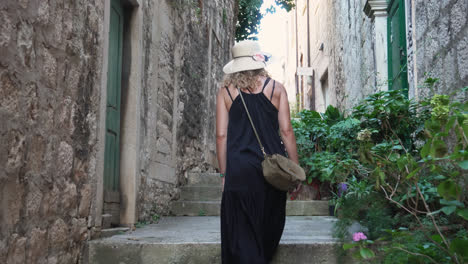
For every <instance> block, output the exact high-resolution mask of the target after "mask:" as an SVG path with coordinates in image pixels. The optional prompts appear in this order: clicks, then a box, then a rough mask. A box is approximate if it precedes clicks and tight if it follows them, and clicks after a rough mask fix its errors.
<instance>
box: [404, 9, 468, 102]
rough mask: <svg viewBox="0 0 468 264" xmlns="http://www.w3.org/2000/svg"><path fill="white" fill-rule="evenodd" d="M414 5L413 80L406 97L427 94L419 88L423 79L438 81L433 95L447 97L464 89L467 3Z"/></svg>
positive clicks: (467, 57)
mask: <svg viewBox="0 0 468 264" xmlns="http://www.w3.org/2000/svg"><path fill="white" fill-rule="evenodd" d="M415 5H416V6H415V41H414V42H415V43H416V51H415V58H416V64H415V68H416V69H415V74H417V77H416V79H417V80H416V85H415V87H414V91H412V90H410V95H414V96H415V97H419V98H424V97H426V96H427V95H429V94H431V91H430V90H429V89H428V88H426V87H423V84H424V80H425V79H426V77H432V78H439V79H440V81H439V82H438V83H436V85H435V87H434V88H435V89H434V91H433V92H436V93H442V94H450V93H452V92H455V91H457V90H459V89H460V88H462V87H465V86H468V48H467V47H468V17H467V15H466V14H467V13H468V2H467V1H466V0H443V1H440V0H439V1H438V0H416V1H415ZM410 37H411V36H408V38H410ZM461 96H464V97H465V98H466V94H465V95H461Z"/></svg>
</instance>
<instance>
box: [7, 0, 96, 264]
mask: <svg viewBox="0 0 468 264" xmlns="http://www.w3.org/2000/svg"><path fill="white" fill-rule="evenodd" d="M103 9H104V7H103V3H102V1H91V0H76V1H57V0H49V1H29V0H20V1H17V0H3V1H1V2H0V124H1V125H0V146H1V151H0V263H9V264H10V263H12V264H13V263H77V261H78V259H79V254H80V251H81V248H82V246H83V241H85V240H86V239H87V238H88V237H89V228H90V227H91V226H92V225H93V220H94V219H92V217H90V215H91V213H90V212H91V211H92V209H91V208H92V207H94V206H95V205H94V204H93V201H94V200H95V199H94V197H95V194H94V192H95V188H94V186H95V183H96V177H95V175H96V173H95V167H96V131H97V129H96V126H97V124H98V122H97V112H98V110H97V109H98V108H99V106H98V105H99V100H100V76H101V64H102V54H101V53H102V43H103V33H102V30H103V29H102V24H103V16H104V15H103V13H104V12H103Z"/></svg>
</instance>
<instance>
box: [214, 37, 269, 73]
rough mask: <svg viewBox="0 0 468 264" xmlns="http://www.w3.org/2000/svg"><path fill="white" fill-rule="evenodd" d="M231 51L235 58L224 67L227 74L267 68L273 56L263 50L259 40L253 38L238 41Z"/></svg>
mask: <svg viewBox="0 0 468 264" xmlns="http://www.w3.org/2000/svg"><path fill="white" fill-rule="evenodd" d="M231 52H232V57H233V59H232V60H231V61H230V62H228V64H226V65H225V66H224V68H223V72H224V73H226V74H230V73H235V72H240V71H248V70H257V69H262V68H265V66H266V64H267V62H268V61H269V60H270V58H271V55H270V54H268V53H265V52H263V51H261V50H260V45H259V44H258V42H256V41H253V40H243V41H241V42H238V43H236V44H235V45H234V46H233V47H232V49H231Z"/></svg>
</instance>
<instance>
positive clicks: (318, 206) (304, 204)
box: [171, 200, 328, 216]
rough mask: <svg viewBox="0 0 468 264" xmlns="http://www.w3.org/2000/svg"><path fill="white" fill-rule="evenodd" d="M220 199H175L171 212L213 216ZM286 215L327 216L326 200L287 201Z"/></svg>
mask: <svg viewBox="0 0 468 264" xmlns="http://www.w3.org/2000/svg"><path fill="white" fill-rule="evenodd" d="M220 207H221V203H220V201H175V202H172V206H171V214H172V215H177V216H183V215H186V216H215V215H219V214H220ZM286 215H291V216H293V215H295V216H314V215H317V216H328V201H317V200H312V201H288V202H287V203H286Z"/></svg>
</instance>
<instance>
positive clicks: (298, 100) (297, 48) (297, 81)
mask: <svg viewBox="0 0 468 264" xmlns="http://www.w3.org/2000/svg"><path fill="white" fill-rule="evenodd" d="M294 4H295V6H296V7H295V8H294V15H295V20H296V23H295V24H296V26H295V29H296V73H295V77H296V110H297V111H299V110H300V109H299V102H300V99H299V97H298V95H299V79H298V76H297V68H298V67H299V45H298V42H299V36H298V34H297V0H296V1H294Z"/></svg>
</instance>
